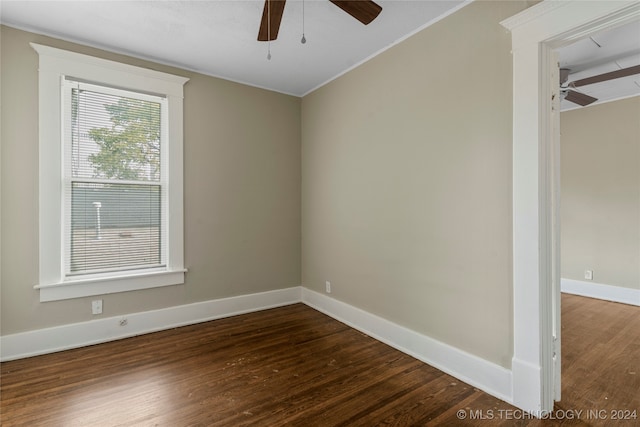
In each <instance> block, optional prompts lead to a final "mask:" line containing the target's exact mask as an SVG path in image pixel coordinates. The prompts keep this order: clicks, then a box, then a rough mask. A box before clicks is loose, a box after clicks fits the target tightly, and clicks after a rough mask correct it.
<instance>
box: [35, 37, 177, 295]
mask: <svg viewBox="0 0 640 427" xmlns="http://www.w3.org/2000/svg"><path fill="white" fill-rule="evenodd" d="M32 46H33V48H34V49H35V50H36V51H37V52H38V54H39V61H40V67H39V102H40V119H39V122H40V145H39V157H40V166H39V170H40V181H39V199H40V216H39V218H40V226H39V229H40V242H39V243H40V245H39V246H40V247H39V253H40V277H39V283H38V285H36V288H37V289H39V290H40V300H41V301H53V300H59V299H67V298H77V297H82V296H89V295H99V294H106V293H114V292H123V291H128V290H136V289H145V288H151V287H158V286H168V285H175V284H180V283H184V273H185V269H184V265H183V242H182V237H183V224H182V94H183V85H184V83H186V81H187V79H186V78H183V77H178V76H173V75H170V74H166V73H160V72H157V71H152V70H147V69H143V68H138V67H133V66H130V65H125V64H120V63H116V62H112V61H106V60H103V59H98V58H93V57H90V56H86V55H80V54H77V53H73V52H68V51H64V50H60V49H55V48H51V47H47V46H42V45H37V44H32ZM56 159H59V161H58V160H56Z"/></svg>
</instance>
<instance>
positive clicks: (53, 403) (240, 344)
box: [0, 295, 640, 427]
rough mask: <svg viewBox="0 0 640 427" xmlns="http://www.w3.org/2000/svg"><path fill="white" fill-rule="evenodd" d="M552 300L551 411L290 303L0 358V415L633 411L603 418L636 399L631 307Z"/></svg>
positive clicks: (574, 420)
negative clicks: (557, 325)
mask: <svg viewBox="0 0 640 427" xmlns="http://www.w3.org/2000/svg"><path fill="white" fill-rule="evenodd" d="M562 303H563V309H562V310H563V319H562V325H563V369H564V373H563V400H562V402H560V403H559V404H558V405H557V411H556V413H555V414H554V415H555V416H554V418H556V419H554V420H544V421H540V420H532V419H530V418H529V417H527V416H526V414H523V413H522V412H520V411H518V410H517V409H516V408H514V407H512V406H510V405H508V404H506V403H504V402H502V401H500V400H498V399H496V398H494V397H492V396H490V395H488V394H486V393H484V392H481V391H479V390H477V389H475V388H474V387H472V386H469V385H467V384H465V383H463V382H461V381H459V380H457V379H455V378H453V377H451V376H449V375H446V374H444V373H442V372H440V371H438V370H436V369H434V368H432V367H430V366H428V365H426V364H424V363H422V362H420V361H418V360H416V359H414V358H412V357H410V356H407V355H405V354H403V353H401V352H399V351H397V350H395V349H393V348H391V347H389V346H387V345H385V344H382V343H380V342H378V341H375V340H373V339H372V338H370V337H368V336H366V335H364V334H362V333H360V332H358V331H356V330H354V329H351V328H349V327H347V326H346V325H344V324H342V323H340V322H337V321H335V320H333V319H331V318H330V317H327V316H325V315H323V314H321V313H319V312H317V311H315V310H313V309H311V308H309V307H307V306H305V305H303V304H296V305H293V306H288V307H282V308H277V309H272V310H267V311H263V312H259V313H252V314H247V315H242V316H236V317H232V318H227V319H221V320H216V321H213V322H207V323H202V324H198V325H192V326H186V327H183V328H178V329H172V330H168V331H163V332H158V333H153V334H147V335H143V336H139V337H135V338H129V339H124V340H120V341H115V342H110V343H105V344H100V345H95V346H91V347H85V348H81V349H76V350H69V351H65V352H60V353H55V354H49V355H44V356H38V357H32V358H28V359H22V360H16V361H11V362H4V363H2V365H1V375H2V376H1V389H0V392H1V395H0V401H1V406H0V410H1V418H0V422H1V424H2V425H3V426H18V425H20V426H23V425H29V426H65V427H66V426H116V425H118V426H138V425H140V426H152V425H162V426H172V427H173V426H240V425H260V426H280V425H299V426H375V425H395V426H423V425H434V426H436V425H445V426H456V425H487V426H489V425H491V426H494V425H504V426H512V425H519V426H547V425H582V426H587V425H611V426H625V425H638V424H637V423H638V422H639V421H638V420H627V421H624V420H613V419H612V418H613V417H615V416H616V415H617V416H618V417H624V416H625V412H624V411H625V410H628V411H634V410H636V411H640V392H639V391H638V390H640V372H639V371H640V366H639V365H640V311H639V310H640V309H638V307H632V306H628V305H623V304H616V303H610V302H605V301H598V300H593V299H589V298H583V297H577V296H572V295H564V296H563V300H562ZM579 411H582V412H579ZM588 411H591V412H588ZM602 411H604V412H602Z"/></svg>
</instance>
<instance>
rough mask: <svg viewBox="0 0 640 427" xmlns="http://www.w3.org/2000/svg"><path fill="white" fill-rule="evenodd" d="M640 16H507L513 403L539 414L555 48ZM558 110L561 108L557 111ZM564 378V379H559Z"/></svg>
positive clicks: (613, 8)
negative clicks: (510, 101) (509, 39)
mask: <svg viewBox="0 0 640 427" xmlns="http://www.w3.org/2000/svg"><path fill="white" fill-rule="evenodd" d="M637 19H640V1H638V0H620V1H614V0H595V1H593V0H591V1H587V0H564V1H550V0H545V1H543V2H542V3H538V4H537V5H535V6H533V7H531V8H528V9H526V10H524V11H523V12H521V13H519V14H517V15H515V16H513V17H511V18H509V19H507V20H505V21H503V22H502V23H501V24H502V25H503V26H504V27H505V28H507V29H508V30H510V31H511V35H512V54H513V311H514V324H513V333H514V338H513V341H514V348H513V360H512V368H511V369H512V403H513V404H514V405H515V406H517V407H518V408H521V409H524V410H526V411H528V412H530V413H532V414H535V415H542V414H544V412H546V411H550V410H552V409H553V401H554V369H553V368H554V366H553V335H554V334H553V327H554V310H553V307H554V304H557V303H559V301H554V296H553V292H552V291H553V289H552V274H553V268H555V267H557V266H558V265H559V261H560V260H559V253H557V251H554V250H553V245H554V244H555V243H556V242H557V241H558V239H559V236H554V234H553V215H554V214H555V212H553V209H554V206H555V204H554V202H553V197H554V194H555V193H556V192H557V191H559V188H554V183H553V179H552V178H553V176H552V172H551V171H552V170H553V169H554V168H555V167H557V164H555V163H557V162H558V160H557V159H555V156H554V154H553V153H554V150H555V149H556V148H557V144H559V141H558V140H557V139H556V140H554V138H553V133H552V131H551V126H552V114H554V112H552V111H551V103H550V102H548V100H547V95H548V94H549V93H550V88H551V87H553V85H557V84H558V82H552V81H551V76H550V73H549V69H550V68H549V64H550V61H552V54H553V50H554V49H557V48H558V47H561V46H564V45H567V44H569V43H571V42H573V41H576V40H579V39H581V38H584V37H586V36H588V35H589V34H592V33H594V32H596V31H598V30H602V29H605V28H609V27H614V26H618V25H622V24H625V23H627V22H630V21H633V20H637ZM555 114H558V112H555ZM557 384H559V381H558V383H557Z"/></svg>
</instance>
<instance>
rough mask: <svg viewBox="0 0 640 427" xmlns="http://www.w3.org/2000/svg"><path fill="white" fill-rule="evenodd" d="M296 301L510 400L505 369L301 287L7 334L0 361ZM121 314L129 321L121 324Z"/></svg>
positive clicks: (509, 378) (1, 344)
mask: <svg viewBox="0 0 640 427" xmlns="http://www.w3.org/2000/svg"><path fill="white" fill-rule="evenodd" d="M298 302H303V303H304V304H306V305H308V306H310V307H312V308H314V309H316V310H318V311H321V312H323V313H325V314H327V315H329V316H331V317H333V318H335V319H336V320H339V321H341V322H343V323H345V324H347V325H349V326H351V327H353V328H355V329H358V330H360V331H362V332H364V333H366V334H367V335H369V336H371V337H372V338H374V339H377V340H379V341H381V342H384V343H386V344H388V345H390V346H392V347H394V348H396V349H398V350H400V351H402V352H403V353H406V354H409V355H411V356H413V357H415V358H417V359H418V360H421V361H423V362H425V363H428V364H429V365H431V366H433V367H435V368H437V369H439V370H441V371H443V372H446V373H447V374H450V375H452V376H454V377H456V378H458V379H459V380H461V381H464V382H466V383H468V384H470V385H472V386H474V387H478V388H479V389H481V390H483V391H485V392H487V393H489V394H491V395H493V396H495V397H497V398H499V399H502V400H505V401H507V402H511V401H512V392H511V381H512V376H511V371H510V370H509V369H506V368H503V367H501V366H498V365H495V364H493V363H491V362H488V361H486V360H484V359H481V358H479V357H477V356H474V355H472V354H469V353H466V352H464V351H462V350H459V349H457V348H454V347H451V346H449V345H447V344H444V343H442V342H439V341H436V340H434V339H432V338H429V337H427V336H425V335H422V334H419V333H417V332H415V331H412V330H410V329H407V328H405V327H403V326H400V325H397V324H395V323H393V322H390V321H389V320H386V319H383V318H381V317H378V316H375V315H373V314H371V313H368V312H366V311H364V310H361V309H359V308H356V307H354V306H351V305H349V304H346V303H343V302H340V301H338V300H335V299H333V298H330V297H327V296H325V295H323V294H320V293H317V292H314V291H311V290H309V289H305V288H302V287H300V286H298V287H293V288H287V289H281V290H276V291H269V292H263V293H257V294H250V295H242V296H237V297H231V298H223V299H218V300H212V301H205V302H198V303H194V304H186V305H180V306H176V307H169V308H164V309H160V310H153V311H146V312H140V313H132V314H127V315H123V316H115V317H108V318H104V319H96V320H91V321H87V322H80V323H73V324H69V325H62V326H56V327H52V328H46V329H38V330H35V331H28V332H22V333H17V334H12V335H5V336H2V337H0V360H1V361H8V360H14V359H20V358H24V357H30V356H36V355H40V354H46V353H53V352H56V351H62V350H67V349H71V348H77V347H83V346H87V345H93V344H98V343H102V342H107V341H113V340H118V339H122V338H127V337H131V336H135V335H141V334H145V333H150V332H156V331H159V330H165V329H170V328H174V327H179V326H184V325H190V324H195V323H200V322H206V321H209V320H215V319H220V318H223V317H230V316H235V315H239V314H244V313H250V312H255V311H260V310H265V309H268V308H274V307H280V306H285V305H290V304H295V303H298ZM125 317H126V319H127V324H126V325H124V326H120V320H121V319H123V318H125Z"/></svg>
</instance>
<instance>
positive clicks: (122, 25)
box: [0, 0, 640, 110]
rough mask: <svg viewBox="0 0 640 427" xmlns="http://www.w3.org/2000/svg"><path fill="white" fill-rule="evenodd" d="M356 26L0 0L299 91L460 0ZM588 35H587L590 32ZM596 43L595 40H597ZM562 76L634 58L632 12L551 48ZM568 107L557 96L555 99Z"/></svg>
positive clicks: (7, 18) (307, 9) (3, 11)
mask: <svg viewBox="0 0 640 427" xmlns="http://www.w3.org/2000/svg"><path fill="white" fill-rule="evenodd" d="M376 3H378V4H379V5H380V6H382V8H383V9H382V12H381V13H380V15H379V16H378V17H377V18H376V19H375V20H374V21H373V22H372V23H370V24H369V25H367V26H365V25H363V24H361V23H360V22H358V21H357V20H355V19H354V18H352V17H351V16H349V15H347V14H346V13H345V12H343V11H342V10H340V9H339V8H338V7H336V6H335V5H333V4H332V3H330V2H329V1H327V0H306V1H305V2H304V27H305V29H304V32H305V37H306V39H307V43H305V44H302V43H300V39H301V37H302V25H303V2H302V0H288V1H287V3H286V7H285V10H284V15H283V18H282V24H281V26H280V33H279V36H278V39H277V40H275V41H273V42H271V56H272V57H271V60H267V52H268V48H269V46H268V43H267V42H258V41H257V35H258V27H259V24H260V18H261V15H262V9H263V5H264V0H226V1H225V0H209V1H86V0H85V1H11V0H9V1H8V0H3V1H0V21H1V22H2V23H3V24H6V25H9V26H11V27H15V28H20V29H24V30H28V31H32V32H35V33H39V34H44V35H49V36H52V37H56V38H60V39H64V40H69V41H73V42H77V43H81V44H84V45H89V46H94V47H98V48H101V49H104V50H108V51H112V52H118V53H123V54H127V55H131V56H134V57H138V58H142V59H148V60H151V61H154V62H159V63H163V64H168V65H173V66H177V67H179V68H183V69H187V70H192V71H197V72H200V73H203V74H207V75H212V76H216V77H221V78H224V79H227V80H232V81H236V82H240V83H244V84H248V85H251V86H257V87H261V88H265V89H269V90H273V91H277V92H282V93H286V94H291V95H295V96H303V95H305V94H307V93H309V92H311V91H312V90H314V89H316V88H318V87H320V86H322V85H323V84H325V83H327V82H329V81H331V80H333V79H334V78H336V77H337V76H340V75H341V74H343V73H345V72H346V71H348V70H350V69H352V68H354V67H356V66H357V65H359V64H361V63H362V62H364V61H366V60H367V59H369V58H371V57H373V56H375V55H376V54H378V53H380V52H382V51H383V50H385V49H387V48H389V47H390V46H392V45H394V44H396V43H398V42H399V41H401V40H404V39H405V38H407V37H408V36H410V35H412V34H414V33H415V32H417V31H419V30H421V29H423V28H425V27H426V26H428V25H430V24H431V23H433V22H436V21H437V20H439V19H441V18H442V17H444V16H447V15H448V14H451V13H453V12H455V11H456V10H458V9H460V8H461V7H463V6H465V5H466V4H468V3H469V0H441V1H435V0H376ZM592 39H593V40H592ZM598 45H600V47H598ZM559 54H560V65H561V67H565V68H570V69H571V70H572V71H571V74H570V75H569V81H573V80H577V79H580V78H583V77H588V76H592V75H596V74H601V73H604V72H607V71H612V70H616V69H619V68H624V67H628V66H631V65H638V64H640V22H635V23H633V24H629V25H625V26H623V27H619V28H616V29H614V30H610V31H606V32H602V33H598V34H594V35H593V36H592V37H591V38H587V39H584V40H581V41H578V42H576V43H574V44H572V45H570V46H566V47H563V48H561V49H559ZM580 91H582V92H584V93H586V94H588V95H591V96H594V97H596V98H598V99H599V101H598V102H604V101H606V100H610V99H616V98H620V97H625V96H633V95H640V76H639V75H635V76H631V77H626V78H624V79H617V80H615V81H610V82H607V83H598V84H594V85H590V86H583V87H581V88H580ZM574 107H578V106H577V105H575V104H572V103H570V102H568V101H564V100H563V101H562V109H563V110H567V109H572V108H574Z"/></svg>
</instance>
